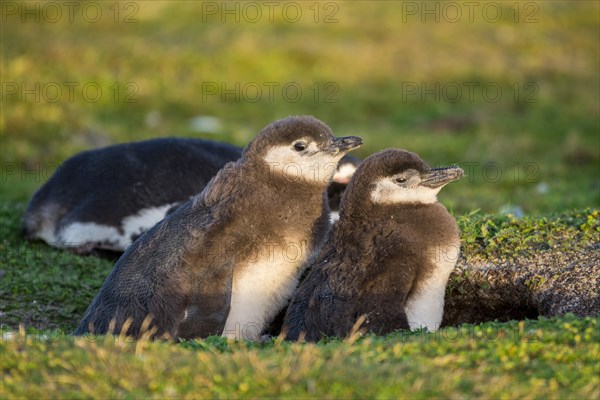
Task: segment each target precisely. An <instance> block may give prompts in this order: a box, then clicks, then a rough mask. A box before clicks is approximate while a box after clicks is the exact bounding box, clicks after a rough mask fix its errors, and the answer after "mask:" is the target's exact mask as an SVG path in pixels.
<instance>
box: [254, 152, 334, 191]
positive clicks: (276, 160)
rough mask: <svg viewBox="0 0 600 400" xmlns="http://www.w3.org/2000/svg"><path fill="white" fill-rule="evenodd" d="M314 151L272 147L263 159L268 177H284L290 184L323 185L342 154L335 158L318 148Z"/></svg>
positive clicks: (332, 172)
mask: <svg viewBox="0 0 600 400" xmlns="http://www.w3.org/2000/svg"><path fill="white" fill-rule="evenodd" d="M311 145H312V143H311ZM309 149H310V146H309ZM314 151H315V152H314V154H312V155H301V154H298V153H297V152H294V151H293V150H291V149H289V148H287V147H274V148H273V149H270V150H269V151H268V152H267V154H266V156H265V157H264V158H263V161H264V164H265V165H266V166H267V169H268V175H269V177H270V178H273V179H278V180H280V179H284V180H285V181H287V182H289V183H291V184H294V183H296V184H302V183H309V184H313V185H316V186H319V187H325V186H327V185H329V183H330V182H331V179H332V178H333V176H334V174H335V173H336V170H337V164H338V161H339V158H341V157H342V154H340V156H339V157H338V158H335V157H331V156H330V155H328V154H326V153H323V152H319V151H318V149H314Z"/></svg>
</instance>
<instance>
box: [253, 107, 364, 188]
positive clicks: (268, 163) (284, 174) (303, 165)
mask: <svg viewBox="0 0 600 400" xmlns="http://www.w3.org/2000/svg"><path fill="white" fill-rule="evenodd" d="M361 144H362V139H361V138H359V137H356V136H348V137H342V138H336V137H334V136H333V134H332V132H331V129H330V128H329V127H328V126H327V125H326V124H324V123H323V122H321V121H319V120H318V119H316V118H313V117H310V116H294V117H288V118H285V119H282V120H279V121H275V122H273V123H271V124H269V125H267V126H266V127H265V128H263V129H262V130H261V131H260V133H259V134H258V136H257V137H256V138H255V139H254V140H253V141H252V142H250V144H249V145H248V146H247V147H246V149H244V153H243V156H242V161H243V162H244V163H251V164H253V165H254V166H255V168H256V167H258V168H259V169H261V170H263V169H266V170H268V171H269V174H270V176H273V177H279V178H285V179H287V180H289V181H298V182H304V183H309V184H315V185H318V186H322V187H325V186H326V185H328V184H329V183H330V182H331V179H332V177H333V175H334V174H335V173H336V170H337V165H338V161H339V160H340V159H341V158H342V157H343V156H344V155H345V154H346V153H348V152H349V151H350V150H353V149H356V148H358V147H360V145H361Z"/></svg>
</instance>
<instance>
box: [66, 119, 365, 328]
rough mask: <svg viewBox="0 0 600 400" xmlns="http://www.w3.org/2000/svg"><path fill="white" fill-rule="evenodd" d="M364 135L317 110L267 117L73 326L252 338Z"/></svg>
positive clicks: (293, 271)
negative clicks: (342, 130) (349, 132)
mask: <svg viewBox="0 0 600 400" xmlns="http://www.w3.org/2000/svg"><path fill="white" fill-rule="evenodd" d="M361 144H362V140H361V139H360V138H358V137H345V138H339V139H336V138H334V137H333V135H332V133H331V130H330V129H329V127H328V126H327V125H325V124H324V123H323V122H321V121H319V120H317V119H315V118H312V117H307V116H304V117H289V118H286V119H283V120H280V121H276V122H274V123H272V124H270V125H268V126H267V127H265V128H264V129H263V130H262V131H261V132H260V133H259V134H258V136H257V137H256V138H255V139H254V140H253V141H252V142H251V143H250V144H249V145H248V146H247V147H246V149H245V150H244V152H243V154H242V157H241V158H240V159H239V160H238V161H236V162H231V163H229V164H227V165H226V166H225V167H223V169H221V170H220V171H219V172H218V173H217V175H216V176H215V177H214V178H213V179H212V180H211V181H210V182H209V183H208V185H207V186H206V187H205V189H204V190H203V191H202V192H201V193H200V194H198V195H197V196H195V197H194V198H193V199H191V200H190V201H188V202H186V203H185V204H183V205H182V206H181V207H179V208H178V209H177V210H175V211H174V212H173V213H172V214H169V215H168V216H167V217H166V218H165V219H164V220H162V221H161V222H160V223H158V224H157V225H155V226H154V227H153V228H152V229H150V230H149V231H147V232H146V233H145V234H143V235H142V236H141V237H140V238H139V239H138V240H136V241H135V242H134V243H133V244H132V245H131V246H130V247H129V248H128V249H127V251H126V252H125V254H123V256H122V257H121V258H120V259H119V260H118V261H117V263H116V265H115V267H114V269H113V271H112V272H111V273H110V275H109V276H108V278H107V279H106V281H105V282H104V284H103V286H102V287H101V289H100V292H99V293H98V295H97V296H96V297H95V299H94V300H93V301H92V303H91V305H90V306H89V308H88V310H87V311H86V313H85V315H84V317H83V319H82V320H81V322H80V324H79V327H78V328H77V330H76V332H75V334H84V333H86V332H93V333H96V334H104V333H106V332H108V331H112V332H113V333H115V334H120V333H121V334H123V333H124V334H127V335H129V336H134V337H138V336H140V335H141V333H142V332H141V331H143V330H144V329H146V328H147V329H148V330H149V331H150V332H152V331H153V334H154V335H156V336H159V337H160V336H165V335H166V336H168V337H171V338H194V337H205V336H209V335H215V334H223V335H224V336H228V337H235V338H244V339H256V338H257V337H259V335H260V333H261V332H262V330H263V329H264V327H265V325H266V324H268V323H269V322H270V319H271V318H273V317H274V316H275V315H276V314H277V313H278V312H279V311H280V310H281V309H282V308H283V307H284V306H285V305H286V304H287V302H288V301H289V299H290V298H291V296H292V293H293V290H294V289H295V287H296V285H297V283H298V277H299V275H300V274H301V272H302V270H303V267H304V266H305V265H307V263H308V262H309V261H310V260H311V258H312V257H313V254H316V252H317V251H318V248H319V246H320V245H321V243H322V241H323V240H324V238H325V236H326V234H327V232H328V230H329V212H328V206H327V199H326V196H325V189H326V187H327V185H328V184H329V182H330V181H331V178H332V177H333V175H334V173H335V171H336V166H337V163H338V161H339V160H340V159H341V158H342V156H343V155H344V154H345V153H346V152H348V151H350V150H352V149H354V148H356V147H358V146H360V145H361ZM147 317H149V320H151V322H150V323H148V321H147V322H146V324H145V325H144V320H145V319H146V318H147ZM128 320H129V322H126V321H128ZM111 321H112V322H111ZM124 324H126V325H125V327H124Z"/></svg>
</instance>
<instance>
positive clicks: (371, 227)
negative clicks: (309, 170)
mask: <svg viewBox="0 0 600 400" xmlns="http://www.w3.org/2000/svg"><path fill="white" fill-rule="evenodd" d="M346 200H348V199H346ZM353 200H357V201H345V202H342V205H341V207H340V219H339V221H338V222H337V224H336V226H335V230H334V232H333V240H334V242H335V243H336V245H337V246H342V247H339V248H348V246H347V244H348V243H351V244H352V247H353V249H354V251H353V252H352V253H353V254H355V256H356V257H357V259H360V258H362V257H363V255H364V256H366V257H372V253H373V250H374V249H373V243H372V242H371V241H365V237H372V236H373V235H376V236H379V237H382V238H383V237H384V236H387V235H389V234H393V233H394V232H395V231H396V230H397V227H398V226H399V225H400V224H403V223H406V222H407V221H414V218H415V215H420V214H421V213H423V212H426V210H427V209H428V208H432V209H433V208H437V207H439V203H437V202H435V203H394V204H384V205H382V204H376V203H373V202H371V201H370V200H369V199H368V198H367V197H365V198H364V202H362V201H360V199H357V198H354V199H353ZM376 250H377V249H375V251H376Z"/></svg>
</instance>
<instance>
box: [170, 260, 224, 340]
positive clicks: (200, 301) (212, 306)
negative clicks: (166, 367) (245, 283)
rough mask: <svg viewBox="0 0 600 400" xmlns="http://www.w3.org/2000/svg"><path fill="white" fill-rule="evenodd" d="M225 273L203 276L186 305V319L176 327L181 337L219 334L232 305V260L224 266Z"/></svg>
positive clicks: (203, 336) (190, 337)
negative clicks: (205, 277) (198, 286)
mask: <svg viewBox="0 0 600 400" xmlns="http://www.w3.org/2000/svg"><path fill="white" fill-rule="evenodd" d="M222 269H223V273H220V274H217V275H216V276H211V277H210V278H207V279H205V280H204V282H203V283H202V284H201V285H200V286H201V287H200V288H199V290H198V291H197V293H198V294H197V295H196V296H194V298H193V299H192V302H191V304H189V305H188V307H187V308H186V309H185V312H184V320H183V321H182V322H181V323H180V324H179V326H178V328H177V337H179V338H182V339H192V338H199V337H202V338H205V337H208V336H213V335H220V334H221V333H222V332H223V329H224V328H225V322H226V321H227V317H228V316H229V310H230V308H231V290H232V284H233V264H232V263H230V264H229V265H227V266H224V267H222Z"/></svg>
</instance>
